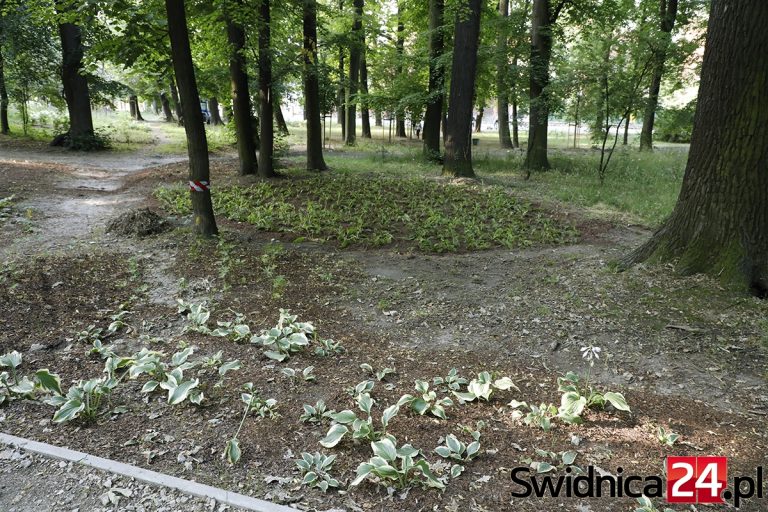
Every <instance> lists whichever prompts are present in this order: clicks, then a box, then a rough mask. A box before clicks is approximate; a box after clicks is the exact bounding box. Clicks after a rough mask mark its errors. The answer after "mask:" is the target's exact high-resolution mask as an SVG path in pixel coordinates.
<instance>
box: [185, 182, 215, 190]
mask: <svg viewBox="0 0 768 512" xmlns="http://www.w3.org/2000/svg"><path fill="white" fill-rule="evenodd" d="M210 189H211V182H210V181H190V182H189V190H191V191H192V192H207V191H208V190H210Z"/></svg>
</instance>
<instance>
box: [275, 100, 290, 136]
mask: <svg viewBox="0 0 768 512" xmlns="http://www.w3.org/2000/svg"><path fill="white" fill-rule="evenodd" d="M273 110H274V114H275V124H276V125H277V132H278V133H279V134H280V135H284V136H287V135H290V134H291V132H289V131H288V123H286V122H285V116H284V115H283V105H282V100H281V99H280V97H279V96H275V99H274V109H273Z"/></svg>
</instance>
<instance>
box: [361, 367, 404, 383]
mask: <svg viewBox="0 0 768 512" xmlns="http://www.w3.org/2000/svg"><path fill="white" fill-rule="evenodd" d="M360 369H362V370H363V371H364V372H366V373H367V374H368V375H370V376H372V377H376V380H377V381H379V382H381V381H383V380H385V379H386V378H387V376H388V375H394V374H395V373H397V372H396V371H395V369H394V368H381V369H380V370H374V369H373V367H372V366H371V365H369V364H368V363H363V364H361V365H360Z"/></svg>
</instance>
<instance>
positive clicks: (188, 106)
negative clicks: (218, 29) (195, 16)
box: [165, 0, 218, 237]
mask: <svg viewBox="0 0 768 512" xmlns="http://www.w3.org/2000/svg"><path fill="white" fill-rule="evenodd" d="M165 9H166V11H167V14H168V35H169V36H170V39H171V58H172V60H173V68H174V71H175V73H176V79H177V80H178V84H179V92H180V93H181V101H182V102H183V104H184V111H185V112H187V122H186V123H184V131H185V132H186V134H187V152H188V153H189V184H190V195H191V196H192V211H193V212H194V226H195V231H196V232H197V233H199V234H200V235H202V236H205V237H210V236H215V235H216V234H217V233H218V229H217V228H216V220H215V218H214V216H213V205H212V204H211V192H210V176H209V167H208V165H209V163H208V142H207V140H206V138H205V126H204V125H203V113H202V112H201V111H200V95H199V94H198V92H197V81H196V80H195V68H194V65H193V64H192V52H191V50H190V47H189V32H187V17H186V13H185V11H184V0H165Z"/></svg>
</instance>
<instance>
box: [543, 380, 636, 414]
mask: <svg viewBox="0 0 768 512" xmlns="http://www.w3.org/2000/svg"><path fill="white" fill-rule="evenodd" d="M557 385H558V391H560V392H561V393H563V395H562V397H561V398H560V407H559V408H558V413H557V415H558V417H559V418H560V419H562V420H563V421H564V422H566V423H581V421H582V420H581V415H582V413H583V412H584V410H585V409H589V408H590V407H605V404H606V403H610V404H611V405H613V407H614V408H616V409H617V410H619V411H627V412H629V410H630V409H629V405H628V404H627V400H626V399H625V398H624V395H622V394H621V393H614V392H612V391H608V392H606V393H600V392H597V391H595V390H594V389H593V388H592V386H590V385H589V375H587V379H586V380H585V382H584V383H583V384H582V383H581V377H579V376H578V375H577V374H576V373H574V372H568V373H566V374H565V376H563V377H560V378H558V379H557Z"/></svg>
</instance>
